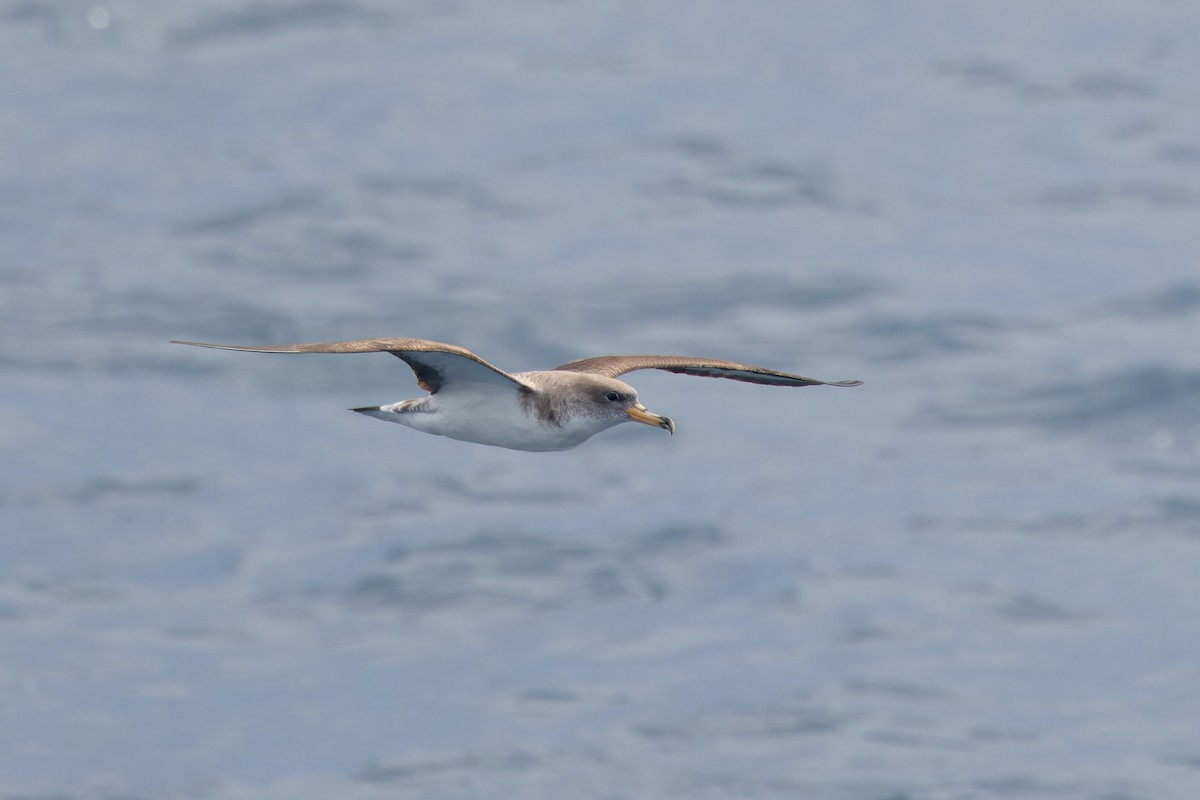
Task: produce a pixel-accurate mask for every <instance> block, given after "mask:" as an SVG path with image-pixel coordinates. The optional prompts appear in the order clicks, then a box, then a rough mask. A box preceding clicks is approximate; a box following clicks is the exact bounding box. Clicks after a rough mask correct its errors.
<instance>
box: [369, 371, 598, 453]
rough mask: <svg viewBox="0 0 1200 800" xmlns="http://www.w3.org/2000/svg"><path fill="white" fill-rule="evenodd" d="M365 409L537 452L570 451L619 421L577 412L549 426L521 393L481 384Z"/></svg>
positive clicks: (395, 419) (388, 417)
mask: <svg viewBox="0 0 1200 800" xmlns="http://www.w3.org/2000/svg"><path fill="white" fill-rule="evenodd" d="M362 413H364V414H367V415H368V416H372V417H375V418H376V419H382V420H385V421H387V422H396V423H399V424H400V425H406V426H407V427H409V428H416V429H417V430H419V431H424V432H425V433H433V434H437V435H438V436H448V437H450V438H451V439H459V440H461V441H464V442H476V443H478V444H488V445H493V446H495V447H507V448H509V449H511V450H534V451H546V450H568V449H570V448H572V447H575V446H577V445H579V444H582V443H583V442H585V441H587V440H588V439H590V438H591V437H592V436H595V435H596V434H597V433H599V432H600V431H602V430H605V429H607V428H611V427H612V426H613V425H614V424H619V422H620V421H619V420H618V421H617V422H609V421H607V420H601V419H597V418H595V417H575V418H572V419H570V420H568V421H567V422H566V423H565V424H564V425H563V426H562V427H557V426H552V425H546V424H543V423H541V422H539V421H538V420H537V419H535V418H534V416H533V414H532V413H527V412H526V411H525V409H524V408H523V407H522V406H521V404H520V402H519V401H518V399H517V395H516V392H514V391H511V390H509V389H507V388H506V387H496V388H491V387H485V386H478V385H477V386H474V387H472V391H469V392H463V391H458V392H448V391H443V392H438V393H437V394H434V395H430V396H429V397H427V398H423V399H421V400H416V401H413V400H407V401H404V402H402V403H394V404H392V405H388V406H383V407H381V408H380V409H379V410H378V411H364V412H362Z"/></svg>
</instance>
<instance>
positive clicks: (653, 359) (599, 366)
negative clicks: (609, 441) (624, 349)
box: [554, 356, 862, 386]
mask: <svg viewBox="0 0 1200 800" xmlns="http://www.w3.org/2000/svg"><path fill="white" fill-rule="evenodd" d="M554 369H556V370H563V371H565V372H587V373H591V374H593V375H604V376H606V377H609V378H615V377H617V376H618V375H624V374H625V373H626V372H633V371H634V370H639V369H661V370H666V371H667V372H676V373H679V374H681V375H699V376H701V377H704V378H728V379H729V380H732V381H745V382H746V383H760V384H763V385H764V386H858V385H860V384H861V383H862V381H819V380H817V379H816V378H806V377H804V376H803V375H792V374H790V373H787V372H778V371H776V370H773V369H766V368H765V367H755V366H752V365H750V364H738V363H735V362H733V361H721V360H720V359H715V358H691V357H689V356H597V357H596V358H582V359H579V360H577V361H570V362H568V363H566V364H563V365H562V366H559V367H555V368H554Z"/></svg>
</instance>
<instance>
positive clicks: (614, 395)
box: [604, 392, 624, 403]
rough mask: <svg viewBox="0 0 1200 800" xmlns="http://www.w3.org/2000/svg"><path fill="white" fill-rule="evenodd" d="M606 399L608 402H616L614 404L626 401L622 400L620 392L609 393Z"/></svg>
mask: <svg viewBox="0 0 1200 800" xmlns="http://www.w3.org/2000/svg"><path fill="white" fill-rule="evenodd" d="M604 397H605V399H607V400H610V401H612V402H614V403H618V402H620V401H621V400H622V399H624V398H622V397H621V393H620V392H609V393H608V394H606V395H604Z"/></svg>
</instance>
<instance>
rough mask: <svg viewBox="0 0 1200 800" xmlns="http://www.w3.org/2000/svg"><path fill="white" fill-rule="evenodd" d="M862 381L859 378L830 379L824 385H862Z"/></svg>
mask: <svg viewBox="0 0 1200 800" xmlns="http://www.w3.org/2000/svg"><path fill="white" fill-rule="evenodd" d="M862 384H863V382H862V381H859V380H850V381H831V382H829V383H827V384H826V386H862Z"/></svg>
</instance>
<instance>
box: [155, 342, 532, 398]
mask: <svg viewBox="0 0 1200 800" xmlns="http://www.w3.org/2000/svg"><path fill="white" fill-rule="evenodd" d="M171 343H172V344H187V345H192V346H194V347H213V348H216V349H218V350H241V351H244V352H248V353H391V354H392V355H394V356H396V357H397V358H399V359H400V360H402V361H403V362H404V363H405V364H408V366H409V367H411V368H412V371H413V374H414V375H416V376H417V384H418V385H419V386H420V387H421V388H422V389H424V390H425V391H427V392H429V393H430V394H434V393H436V392H438V391H440V390H442V389H443V388H445V389H448V390H452V389H453V387H454V385H455V384H456V383H462V384H487V385H492V386H502V387H506V388H508V389H517V388H524V389H532V387H530V386H528V385H527V384H525V383H524V382H522V381H520V380H518V379H517V378H514V377H513V376H512V375H509V374H508V373H507V372H505V371H504V370H501V369H497V368H496V367H493V366H492V365H491V364H489V363H488V362H486V361H484V360H483V359H482V358H480V357H479V356H477V355H475V354H474V353H472V352H471V351H470V350H467V349H466V348H465V347H459V346H457V345H453V344H442V343H441V342H431V341H429V340H428V339H398V338H383V339H358V340H355V341H352V342H313V343H311V344H272V345H248V346H245V345H233V344H209V343H208V342H181V341H177V340H174V339H173V340H172V341H171Z"/></svg>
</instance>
